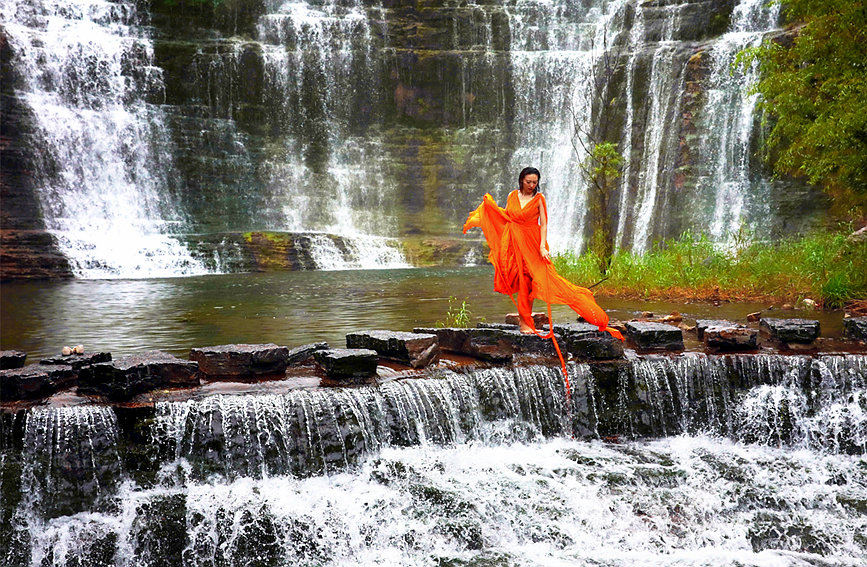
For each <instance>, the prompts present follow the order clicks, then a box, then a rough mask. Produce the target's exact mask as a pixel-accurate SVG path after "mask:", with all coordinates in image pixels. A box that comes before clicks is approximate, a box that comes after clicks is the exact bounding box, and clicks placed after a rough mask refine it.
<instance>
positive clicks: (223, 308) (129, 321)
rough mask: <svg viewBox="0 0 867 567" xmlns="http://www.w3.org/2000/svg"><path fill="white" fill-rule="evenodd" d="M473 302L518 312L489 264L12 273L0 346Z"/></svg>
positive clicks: (43, 351)
mask: <svg viewBox="0 0 867 567" xmlns="http://www.w3.org/2000/svg"><path fill="white" fill-rule="evenodd" d="M450 298H456V299H455V300H452V301H451V302H450ZM464 300H466V302H467V307H468V308H469V310H470V311H471V317H470V322H471V325H475V324H476V323H477V322H479V321H483V320H484V321H488V322H502V321H503V319H504V317H505V315H506V314H507V313H513V312H516V311H517V310H516V309H515V307H514V305H513V304H512V302H511V301H510V300H509V298H508V297H506V296H504V295H501V294H498V293H495V292H494V291H493V268H492V267H490V266H483V267H470V268H411V269H401V270H370V271H359V270H353V271H336V272H333V271H310V272H281V273H267V274H227V275H216V276H215V275H210V276H197V277H189V278H171V279H145V280H72V281H63V282H13V283H6V284H3V286H2V288H0V348H2V349H3V350H21V351H24V352H26V353H27V354H28V362H30V363H34V362H37V361H38V360H39V359H41V358H45V357H48V356H54V355H57V354H59V353H60V351H61V349H62V348H63V347H64V346H67V345H68V346H74V345H77V344H83V345H84V346H85V348H86V349H87V350H88V351H107V352H111V353H112V356H113V357H115V358H117V357H120V356H125V355H128V354H133V353H137V352H144V351H148V350H162V351H165V352H169V353H171V354H174V355H176V356H180V357H182V358H186V357H187V356H188V355H189V350H190V348H194V347H204V346H215V345H223V344H232V343H253V344H256V343H276V344H278V345H281V346H289V347H294V346H299V345H303V344H308V343H311V342H316V341H327V342H328V343H329V344H330V345H331V346H332V347H343V346H344V345H345V335H346V333H348V332H352V331H358V330H366V329H368V330H369V329H388V330H393V331H410V330H412V329H413V328H414V327H433V326H436V325H437V323H438V322H441V323H444V324H445V323H446V321H447V319H448V317H447V315H448V311H449V308H450V306H451V307H452V309H454V310H458V309H460V307H461V303H462V302H463V301H464ZM599 304H600V305H601V306H602V307H603V308H604V309H605V310H606V311H607V312H608V313H609V315H610V316H611V319H612V320H617V319H619V320H623V321H628V320H629V319H632V318H634V317H635V316H636V315H638V314H640V313H641V312H643V311H651V312H653V313H654V314H655V315H657V316H661V315H666V314H669V313H671V312H673V311H678V312H680V313H682V314H683V315H684V318H685V320H686V321H687V322H688V323H690V324H692V323H694V320H695V319H702V318H708V319H710V318H725V319H730V320H734V321H743V322H745V321H746V316H747V314H748V313H752V312H755V311H761V310H763V309H767V308H768V305H765V304H751V303H737V304H723V305H721V306H719V307H715V306H713V305H710V304H706V303H697V304H679V303H660V302H654V303H649V302H643V301H623V300H612V299H608V298H604V297H602V298H599ZM535 307H536V310H537V311H544V309H545V304H544V303H541V302H539V301H537V302H536V305H535ZM767 313H768V312H766V314H767ZM776 313H777V314H778V315H777V316H783V315H781V313H782V312H780V311H777V312H776ZM552 314H553V317H554V321H555V322H569V321H573V320H574V319H575V314H574V312H573V311H572V310H571V309H569V308H568V307H565V306H560V305H557V306H553V308H552ZM785 316H794V314H792V313H790V314H787V315H785ZM798 316H800V317H806V318H810V319H818V320H820V322H821V328H822V335H823V336H825V337H838V336H839V335H840V332H841V324H842V323H841V321H842V313H841V312H822V311H814V312H809V313H806V312H799V315H798Z"/></svg>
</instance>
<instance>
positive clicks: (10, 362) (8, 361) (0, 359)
mask: <svg viewBox="0 0 867 567" xmlns="http://www.w3.org/2000/svg"><path fill="white" fill-rule="evenodd" d="M25 360H27V353H26V352H21V351H20V350H0V370H10V369H13V368H23V367H24V361H25Z"/></svg>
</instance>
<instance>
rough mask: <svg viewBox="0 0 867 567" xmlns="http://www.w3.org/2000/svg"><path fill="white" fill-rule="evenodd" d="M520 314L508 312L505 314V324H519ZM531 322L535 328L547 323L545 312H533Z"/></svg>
mask: <svg viewBox="0 0 867 567" xmlns="http://www.w3.org/2000/svg"><path fill="white" fill-rule="evenodd" d="M520 320H521V319H520V315H518V314H517V313H509V314H508V315H506V325H514V326H516V327H517V326H518V325H519V324H520ZM533 324H534V325H535V326H536V328H537V329H541V328H542V327H545V326H547V325H548V314H547V313H533Z"/></svg>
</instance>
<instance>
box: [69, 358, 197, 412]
mask: <svg viewBox="0 0 867 567" xmlns="http://www.w3.org/2000/svg"><path fill="white" fill-rule="evenodd" d="M198 385H199V365H198V363H196V362H193V361H187V360H182V359H180V358H177V357H174V356H172V355H170V354H167V353H165V352H161V351H152V352H146V353H142V354H137V355H133V356H127V357H123V358H119V359H117V360H114V361H112V362H103V363H100V364H94V365H92V366H87V367H85V368H83V369H82V370H81V373H80V374H79V375H78V392H79V393H80V394H96V395H101V396H105V397H106V398H108V399H110V400H115V401H128V400H130V399H132V398H133V397H135V396H136V395H138V394H141V393H144V392H149V391H152V390H156V389H158V388H167V387H168V388H171V387H191V386H198Z"/></svg>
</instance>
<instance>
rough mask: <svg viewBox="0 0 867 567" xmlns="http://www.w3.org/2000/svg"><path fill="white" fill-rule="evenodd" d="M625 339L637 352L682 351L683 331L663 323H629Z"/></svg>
mask: <svg viewBox="0 0 867 567" xmlns="http://www.w3.org/2000/svg"><path fill="white" fill-rule="evenodd" d="M626 338H627V340H628V341H629V342H631V343H632V344H633V345H634V346H635V348H636V349H637V350H639V351H682V350H683V348H684V346H683V331H681V330H680V329H679V328H677V327H673V326H671V325H666V324H665V323H653V322H648V321H629V322H627V323H626Z"/></svg>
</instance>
